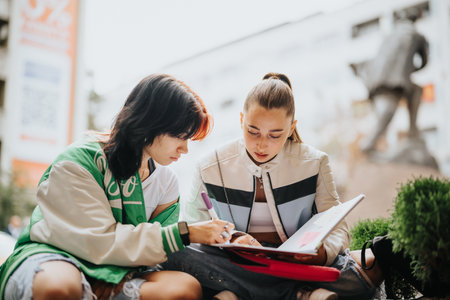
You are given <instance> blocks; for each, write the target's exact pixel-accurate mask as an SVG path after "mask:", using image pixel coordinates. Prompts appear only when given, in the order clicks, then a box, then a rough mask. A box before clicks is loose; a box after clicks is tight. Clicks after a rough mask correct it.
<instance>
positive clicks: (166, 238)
mask: <svg viewBox="0 0 450 300" xmlns="http://www.w3.org/2000/svg"><path fill="white" fill-rule="evenodd" d="M161 235H162V240H163V246H164V251H165V252H166V253H167V254H171V253H173V252H177V251H180V250H183V249H184V244H183V241H182V240H181V237H180V232H179V231H178V224H176V223H175V224H172V225H169V226H166V227H161Z"/></svg>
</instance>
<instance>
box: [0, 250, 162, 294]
mask: <svg viewBox="0 0 450 300" xmlns="http://www.w3.org/2000/svg"><path fill="white" fill-rule="evenodd" d="M48 261H66V262H68V263H71V264H72V265H74V266H75V267H77V269H79V270H80V273H81V285H82V287H83V297H82V298H81V299H82V300H91V299H97V297H96V296H95V295H94V293H93V292H92V288H91V285H90V284H89V282H88V281H87V279H86V277H85V275H84V274H83V272H81V269H80V266H79V265H78V263H77V262H76V261H75V260H73V259H71V258H69V257H66V256H64V255H61V254H55V253H39V254H35V255H32V256H30V257H28V258H27V259H26V260H24V261H23V262H22V264H21V265H20V266H19V267H18V268H17V269H16V270H15V271H14V273H13V274H12V275H11V276H10V277H9V279H8V283H7V284H6V287H5V294H4V295H5V300H19V299H25V300H31V299H33V280H34V276H35V275H36V273H38V272H40V271H42V268H41V264H42V263H45V262H48ZM157 270H158V267H156V268H152V269H149V271H150V272H151V271H157ZM146 273H147V271H146ZM140 274H141V273H137V272H136V273H130V274H128V275H127V277H129V278H127V281H126V282H125V283H124V285H123V288H122V291H120V292H119V293H117V294H116V295H112V296H111V297H110V299H114V300H135V299H139V296H140V292H139V289H140V287H141V285H142V284H143V283H144V282H145V280H144V279H142V278H139V275H140Z"/></svg>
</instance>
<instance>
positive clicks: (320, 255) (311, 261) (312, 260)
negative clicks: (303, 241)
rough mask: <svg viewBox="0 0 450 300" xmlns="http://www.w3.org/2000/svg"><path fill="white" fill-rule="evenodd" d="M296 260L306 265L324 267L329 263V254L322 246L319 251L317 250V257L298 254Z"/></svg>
mask: <svg viewBox="0 0 450 300" xmlns="http://www.w3.org/2000/svg"><path fill="white" fill-rule="evenodd" d="M294 258H295V259H296V260H298V261H300V262H301V263H302V264H305V265H318V266H323V265H325V263H326V262H327V252H326V251H325V247H324V246H323V244H322V246H320V248H319V250H317V254H315V255H304V254H296V255H295V256H294Z"/></svg>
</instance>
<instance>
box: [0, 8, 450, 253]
mask: <svg viewBox="0 0 450 300" xmlns="http://www.w3.org/2000/svg"><path fill="white" fill-rule="evenodd" d="M411 8H414V9H415V10H416V11H419V12H420V16H419V18H418V19H417V22H416V28H417V30H418V31H419V32H420V33H421V34H423V35H424V36H425V37H426V39H427V40H428V43H429V56H428V64H427V65H426V66H425V68H423V69H422V70H420V71H418V72H416V73H414V74H413V75H412V79H413V81H414V82H415V83H416V84H418V85H420V86H421V87H423V93H422V96H421V105H420V108H419V113H418V118H417V125H418V127H419V130H420V134H421V137H422V138H423V140H424V141H425V144H426V148H427V150H428V151H429V154H430V155H431V156H432V157H434V159H435V161H436V164H437V166H436V165H435V166H430V165H426V164H421V163H417V162H416V163H404V162H402V163H400V162H396V161H395V160H394V161H392V160H386V159H373V157H369V156H367V155H366V154H364V153H363V152H361V151H360V147H359V144H360V142H361V140H362V139H363V138H364V137H365V136H367V135H368V133H369V132H370V131H371V130H373V128H374V126H375V122H376V116H375V113H374V111H373V108H372V106H371V103H370V101H369V99H368V91H367V89H366V87H365V85H364V84H363V82H362V80H361V79H360V78H359V77H358V76H356V75H355V74H354V72H353V71H352V69H351V68H350V65H351V64H363V63H365V62H367V61H370V60H371V59H372V58H373V57H374V56H375V55H376V53H377V52H378V49H379V48H380V47H381V46H382V41H383V38H384V37H385V36H387V35H388V34H389V33H390V32H392V30H393V28H394V27H395V25H396V23H397V22H398V21H399V19H400V16H401V15H402V12H404V11H406V10H408V9H411ZM154 72H164V73H169V74H172V75H174V76H175V77H177V78H179V79H181V80H183V81H185V82H186V83H187V84H188V85H189V86H191V87H192V89H193V90H195V91H196V92H197V93H198V94H199V95H200V96H201V97H202V98H203V99H204V101H205V102H206V105H207V107H208V108H209V110H210V112H211V114H212V115H213V117H214V120H215V126H214V129H213V132H212V134H211V135H210V136H209V137H207V138H206V139H205V140H204V141H202V142H191V143H190V144H189V150H190V151H189V154H187V155H186V156H185V158H184V159H181V160H180V161H179V162H177V163H174V164H173V165H171V167H172V168H174V170H175V171H176V172H177V174H178V176H179V181H180V192H181V196H182V197H188V196H189V189H190V185H191V179H192V170H193V168H194V167H195V162H196V161H198V160H199V159H200V158H201V157H202V155H205V154H206V153H208V152H209V151H212V150H213V149H214V148H216V147H217V146H219V145H220V144H222V143H225V142H227V141H229V140H230V139H234V138H238V137H239V136H240V134H241V132H240V124H239V113H240V111H241V110H242V105H243V102H244V99H245V97H246V95H247V93H248V92H249V91H250V89H251V88H252V87H253V86H254V85H255V84H256V83H257V82H259V81H260V80H261V78H262V77H263V75H264V74H266V73H268V72H280V73H284V74H286V75H287V76H288V77H289V78H290V79H291V82H292V84H293V91H294V96H295V99H296V119H297V120H298V127H299V132H300V135H301V137H302V139H303V140H304V141H305V142H306V143H308V144H311V145H313V146H315V147H316V148H319V149H321V150H323V151H325V152H327V153H328V154H329V155H330V159H331V164H332V168H333V171H334V174H335V179H336V183H337V185H338V191H339V194H340V196H341V198H342V200H344V201H345V200H347V199H350V198H351V197H353V196H356V195H357V194H359V193H364V194H366V195H367V198H366V201H364V202H363V203H362V204H361V205H359V206H358V207H357V208H356V209H355V211H354V212H352V214H351V215H350V217H349V220H350V223H351V224H353V223H354V222H355V221H357V220H359V219H364V218H376V217H380V216H387V215H388V214H389V210H390V208H391V207H392V201H393V198H394V197H395V195H396V190H397V188H398V187H399V184H400V183H403V182H406V181H407V180H408V179H412V178H414V177H419V176H430V175H433V176H443V177H448V176H449V175H450V119H449V118H448V115H449V114H450V0H427V1H424V0H420V1H419V0H359V1H356V0H346V1H324V0H321V1H305V0H297V1H293V0H292V1H288V0H280V1H276V2H274V1H267V0H259V1H256V0H248V1H237V0H229V1H226V2H218V1H211V0H209V1H207V0H190V1H182V0H178V1H177V0H166V1H153V0H151V1H145V0H133V1H125V0H78V1H77V0H59V1H55V0H0V158H1V160H0V167H1V174H2V182H1V186H0V227H1V228H0V229H6V228H7V227H8V225H10V227H11V226H13V225H12V224H17V223H18V221H17V218H11V217H13V216H19V217H20V219H21V221H22V223H21V224H20V225H17V226H19V227H21V226H23V224H26V222H27V220H28V219H27V217H28V216H29V213H30V211H31V209H32V207H33V206H34V198H33V194H34V191H35V187H36V185H37V183H38V181H39V178H40V176H41V175H42V173H43V171H44V170H45V169H46V168H47V167H48V166H49V164H50V163H51V162H52V160H53V159H54V158H55V157H56V155H57V154H58V153H59V152H61V151H62V150H63V149H64V148H65V147H66V146H67V145H68V144H70V143H71V142H73V141H74V140H76V139H79V138H81V137H82V135H83V134H84V133H85V132H86V131H87V130H107V129H109V128H110V126H111V124H112V122H113V120H114V117H115V114H116V113H117V112H118V111H119V109H120V108H121V106H122V104H123V103H124V101H125V99H126V97H127V95H128V93H129V92H130V91H131V89H132V88H133V87H134V86H135V85H136V84H137V83H138V82H139V81H140V79H142V78H143V77H144V76H146V75H148V74H150V73H154ZM408 125H409V123H408V110H407V105H406V103H405V102H404V101H403V102H400V104H399V106H398V109H397V112H396V113H395V115H394V117H393V119H392V121H391V122H390V125H389V127H388V130H387V131H386V133H385V134H384V135H383V137H382V139H381V140H380V141H379V143H378V145H377V151H378V152H379V153H380V155H381V156H380V157H382V155H383V154H386V153H389V151H392V149H395V148H396V147H397V146H398V145H399V144H400V143H401V141H402V139H405V138H406V136H407V133H408ZM0 255H1V254H0Z"/></svg>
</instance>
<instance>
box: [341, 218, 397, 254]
mask: <svg viewBox="0 0 450 300" xmlns="http://www.w3.org/2000/svg"><path fill="white" fill-rule="evenodd" d="M390 224H391V220H390V219H386V218H377V219H374V220H370V219H367V220H359V221H358V223H356V225H355V226H354V227H353V228H352V229H351V230H350V234H351V237H352V240H351V242H350V250H359V249H361V248H362V246H363V244H364V243H365V242H367V241H370V240H373V238H374V237H376V236H381V235H386V234H387V233H388V229H389V225H390Z"/></svg>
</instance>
